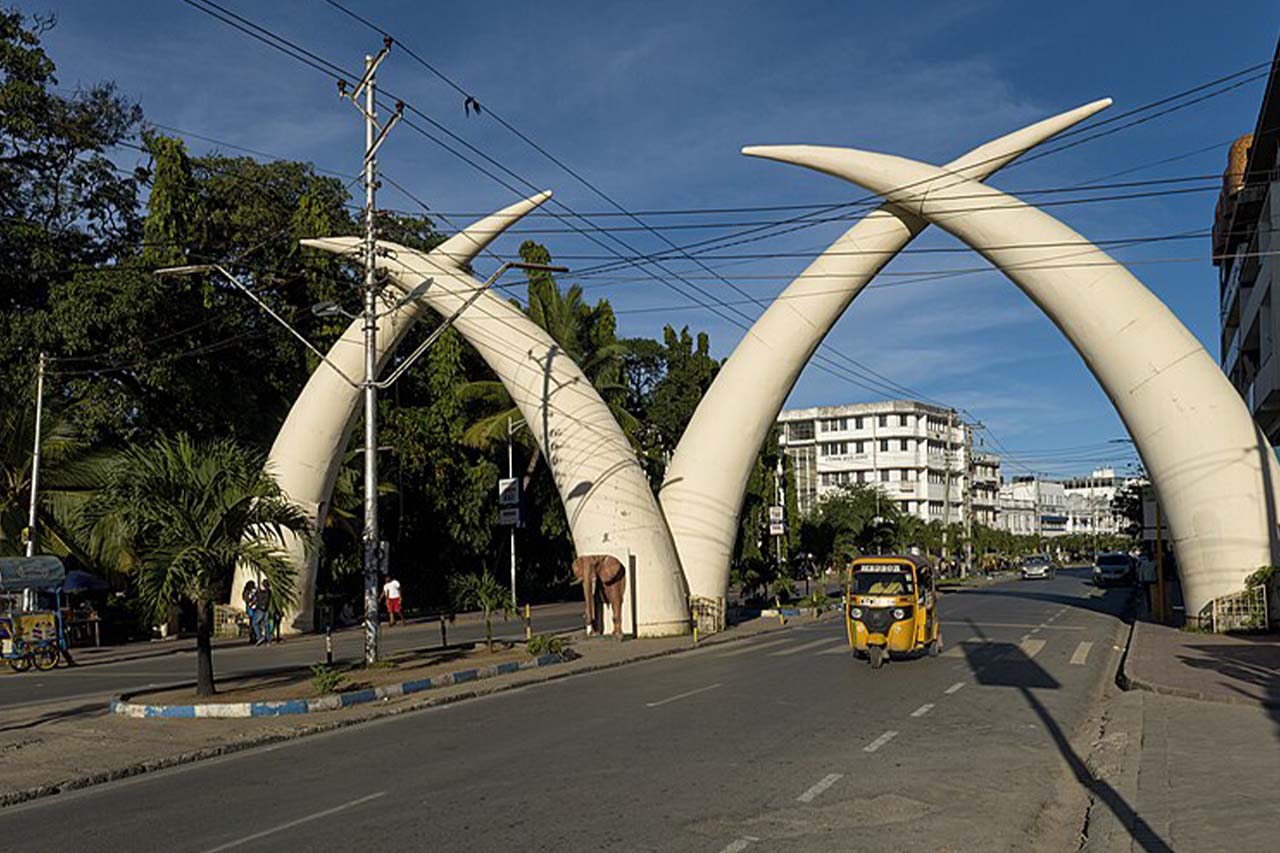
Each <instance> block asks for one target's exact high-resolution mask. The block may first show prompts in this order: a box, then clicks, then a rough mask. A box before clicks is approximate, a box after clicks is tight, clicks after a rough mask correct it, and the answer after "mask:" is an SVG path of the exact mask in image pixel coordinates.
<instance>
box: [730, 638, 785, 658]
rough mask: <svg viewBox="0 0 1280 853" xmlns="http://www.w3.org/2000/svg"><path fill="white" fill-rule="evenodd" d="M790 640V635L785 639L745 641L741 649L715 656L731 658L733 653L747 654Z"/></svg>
mask: <svg viewBox="0 0 1280 853" xmlns="http://www.w3.org/2000/svg"><path fill="white" fill-rule="evenodd" d="M790 642H792V640H791V638H790V637H788V638H787V639H785V640H770V641H769V642H767V643H747V645H746V646H744V647H743V648H741V649H734V650H733V651H731V652H725V653H724V654H720V655H716V657H718V658H731V657H734V656H735V655H749V654H751V653H752V652H758V651H760V650H761V649H770V648H773V647H774V646H780V645H782V644H783V643H790Z"/></svg>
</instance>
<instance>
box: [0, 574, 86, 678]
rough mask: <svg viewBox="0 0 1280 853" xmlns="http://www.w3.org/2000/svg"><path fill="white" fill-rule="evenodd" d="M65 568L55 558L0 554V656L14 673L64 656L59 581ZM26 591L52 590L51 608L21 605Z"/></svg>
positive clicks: (47, 664) (49, 666)
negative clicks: (52, 601) (52, 604)
mask: <svg viewBox="0 0 1280 853" xmlns="http://www.w3.org/2000/svg"><path fill="white" fill-rule="evenodd" d="M66 577H67V570H66V567H64V566H63V565H62V561H61V560H59V559H58V558H57V557H52V556H40V557H0V658H3V659H4V660H5V661H6V662H7V663H8V664H9V667H10V668H11V669H12V670H13V671H14V672H25V671H27V670H29V669H31V668H32V667H34V668H36V669H39V670H50V669H53V668H54V667H55V666H57V665H58V662H59V661H62V660H69V659H68V658H67V657H66V649H67V638H66V633H65V632H64V630H63V626H62V584H63V582H64V581H65V580H66ZM28 590H40V591H46V592H47V591H51V592H52V593H53V595H54V607H53V609H52V610H44V609H38V608H29V607H26V606H24V601H25V599H26V598H27V596H26V595H25V593H27V591H28Z"/></svg>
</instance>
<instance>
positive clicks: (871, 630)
mask: <svg viewBox="0 0 1280 853" xmlns="http://www.w3.org/2000/svg"><path fill="white" fill-rule="evenodd" d="M937 601H938V597H937V588H936V587H935V585H934V576H933V570H932V569H931V568H930V567H929V564H928V562H926V561H925V559H924V558H923V557H918V556H914V555H905V556H900V555H893V556H878V557H859V558H857V559H856V560H854V561H853V562H852V563H850V564H849V575H848V579H847V582H846V586H845V599H844V605H845V606H844V625H845V633H846V634H847V635H848V638H849V648H851V649H852V650H853V653H854V654H855V655H857V656H859V657H861V656H864V655H865V656H866V657H867V659H868V660H869V661H870V662H871V668H872V669H879V668H880V667H881V666H882V665H883V664H884V661H885V658H886V657H888V656H890V655H895V654H898V655H908V654H911V653H914V652H919V651H921V650H925V651H928V653H929V654H930V655H932V656H937V655H939V654H941V653H942V626H941V625H939V624H938V615H937Z"/></svg>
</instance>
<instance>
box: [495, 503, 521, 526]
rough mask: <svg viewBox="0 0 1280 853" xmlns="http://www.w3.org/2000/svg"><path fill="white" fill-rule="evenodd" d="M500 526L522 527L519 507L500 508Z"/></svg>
mask: <svg viewBox="0 0 1280 853" xmlns="http://www.w3.org/2000/svg"><path fill="white" fill-rule="evenodd" d="M498 524H501V525H502V526H503V527H512V526H516V527H519V526H520V507H519V506H503V507H498Z"/></svg>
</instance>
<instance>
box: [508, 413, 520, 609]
mask: <svg viewBox="0 0 1280 853" xmlns="http://www.w3.org/2000/svg"><path fill="white" fill-rule="evenodd" d="M514 431H515V424H514V423H513V422H512V420H511V418H507V479H508V480H513V479H515V476H516V475H515V457H514V456H513V455H512V452H511V435H512V433H513V432H514ZM518 509H519V505H517V511H518ZM511 606H512V607H517V606H519V605H518V601H517V599H516V526H515V525H514V524H513V525H511Z"/></svg>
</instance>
